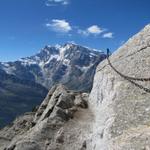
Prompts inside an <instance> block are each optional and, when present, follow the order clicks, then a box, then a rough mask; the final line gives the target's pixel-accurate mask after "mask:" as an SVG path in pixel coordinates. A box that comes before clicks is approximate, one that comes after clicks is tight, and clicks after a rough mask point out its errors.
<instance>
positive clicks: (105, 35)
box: [103, 32, 114, 39]
mask: <svg viewBox="0 0 150 150" xmlns="http://www.w3.org/2000/svg"><path fill="white" fill-rule="evenodd" d="M103 38H109V39H112V38H114V37H113V33H112V32H108V33H105V34H103Z"/></svg>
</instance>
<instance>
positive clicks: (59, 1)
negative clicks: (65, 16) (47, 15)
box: [45, 0, 69, 6]
mask: <svg viewBox="0 0 150 150" xmlns="http://www.w3.org/2000/svg"><path fill="white" fill-rule="evenodd" d="M45 4H46V6H57V5H68V4H69V0H47V1H46V3H45Z"/></svg>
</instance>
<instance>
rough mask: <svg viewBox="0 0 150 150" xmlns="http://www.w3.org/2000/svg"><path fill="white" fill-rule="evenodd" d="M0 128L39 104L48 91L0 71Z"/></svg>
mask: <svg viewBox="0 0 150 150" xmlns="http://www.w3.org/2000/svg"><path fill="white" fill-rule="evenodd" d="M0 79H1V80H0V127H3V126H4V125H6V124H8V123H10V122H11V121H12V120H14V119H15V117H16V116H18V115H20V114H22V113H24V112H26V111H31V109H32V108H33V107H34V106H36V105H38V104H40V103H41V101H42V100H43V98H44V97H45V95H46V94H47V92H48V90H47V89H46V88H45V87H43V86H41V85H40V84H37V83H35V82H30V81H27V80H20V79H19V78H17V77H16V76H13V75H9V74H6V73H5V72H3V71H0Z"/></svg>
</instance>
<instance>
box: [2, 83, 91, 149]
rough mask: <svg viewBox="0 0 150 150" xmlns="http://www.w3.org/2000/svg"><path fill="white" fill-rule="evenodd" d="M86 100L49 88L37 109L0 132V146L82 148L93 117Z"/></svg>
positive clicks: (70, 92)
mask: <svg viewBox="0 0 150 150" xmlns="http://www.w3.org/2000/svg"><path fill="white" fill-rule="evenodd" d="M87 100H88V94H86V93H75V92H73V91H69V90H67V89H66V88H65V87H64V86H62V85H58V86H55V87H53V88H52V89H51V90H50V92H49V93H48V95H47V97H46V98H45V100H44V101H43V103H42V104H41V105H40V107H39V108H36V109H35V111H34V112H32V113H27V114H25V115H24V116H22V117H20V118H17V119H16V120H15V121H14V123H13V125H12V126H8V127H5V128H4V129H3V130H2V131H1V132H0V149H1V150H3V149H5V150H45V149H47V150H56V149H60V150H64V149H66V150H70V149H83V148H84V147H86V142H84V139H87V137H88V133H89V132H90V128H91V127H90V123H91V122H92V118H93V117H92V113H91V112H90V111H89V110H88V109H87V108H88V104H87ZM87 131H88V132H87Z"/></svg>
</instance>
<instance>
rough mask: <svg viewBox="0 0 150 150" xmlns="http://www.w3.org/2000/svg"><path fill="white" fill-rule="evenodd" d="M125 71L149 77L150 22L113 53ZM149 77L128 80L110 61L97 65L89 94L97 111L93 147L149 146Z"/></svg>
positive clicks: (138, 149) (143, 149)
mask: <svg viewBox="0 0 150 150" xmlns="http://www.w3.org/2000/svg"><path fill="white" fill-rule="evenodd" d="M110 61H111V63H112V65H113V66H114V67H115V68H116V69H117V70H118V71H119V72H121V73H122V74H123V75H126V76H130V77H135V78H149V77H150V25H148V26H146V27H145V28H144V29H143V30H142V31H141V32H139V33H138V34H136V35H135V36H134V37H132V38H131V39H129V41H128V42H127V43H125V44H124V45H123V46H122V47H121V48H119V49H118V50H117V51H116V52H115V53H114V54H113V55H112V56H111V57H110ZM144 89H150V82H149V81H143V82H142V81H136V80H135V81H134V80H127V79H126V78H123V77H122V76H120V75H119V74H117V73H116V72H115V71H114V70H113V69H112V68H111V67H110V65H108V62H107V61H104V62H102V63H101V64H100V65H99V66H98V67H97V72H96V75H95V79H94V85H93V89H92V92H91V94H90V104H89V106H90V108H91V109H92V112H93V114H94V120H95V121H94V123H93V133H92V138H91V139H92V148H91V149H92V150H149V149H150V93H149V92H148V90H147V91H145V90H144Z"/></svg>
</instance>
